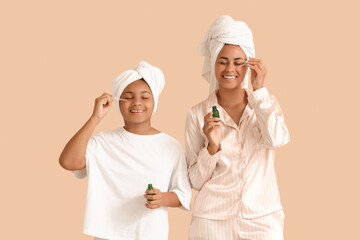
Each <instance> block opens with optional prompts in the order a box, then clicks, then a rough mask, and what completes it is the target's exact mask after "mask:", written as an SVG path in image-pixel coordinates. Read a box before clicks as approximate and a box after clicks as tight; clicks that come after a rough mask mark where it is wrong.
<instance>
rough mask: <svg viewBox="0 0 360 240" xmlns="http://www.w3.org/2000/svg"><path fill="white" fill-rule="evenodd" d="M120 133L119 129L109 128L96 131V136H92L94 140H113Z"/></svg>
mask: <svg viewBox="0 0 360 240" xmlns="http://www.w3.org/2000/svg"><path fill="white" fill-rule="evenodd" d="M118 134H119V129H114V130H107V131H101V132H98V133H96V134H95V135H94V136H92V138H93V139H94V140H98V141H101V140H105V141H106V140H111V139H114V137H116V136H117V135H118Z"/></svg>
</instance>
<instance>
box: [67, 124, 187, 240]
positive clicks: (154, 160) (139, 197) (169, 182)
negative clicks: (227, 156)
mask: <svg viewBox="0 0 360 240" xmlns="http://www.w3.org/2000/svg"><path fill="white" fill-rule="evenodd" d="M85 157H86V168H84V169H82V170H78V171H73V173H74V174H75V176H77V177H79V178H83V177H85V176H88V186H87V196H86V207H85V216H84V228H83V231H84V233H85V234H88V235H91V236H94V237H97V238H104V239H111V240H120V239H154V240H162V239H164V240H165V239H168V231H169V225H168V214H167V208H166V207H161V208H158V209H153V210H151V209H148V208H146V207H145V206H144V203H145V202H146V199H145V198H144V197H143V195H144V193H145V191H146V189H147V185H148V184H149V183H152V184H153V186H154V187H155V188H158V189H160V190H161V191H162V192H175V193H176V194H177V196H178V198H179V200H180V202H181V203H182V206H183V207H182V208H186V209H188V210H190V201H191V188H190V185H189V182H188V178H187V166H186V160H185V155H184V152H183V149H182V146H181V144H180V143H179V142H178V141H177V140H175V139H174V138H172V137H170V136H169V135H167V134H165V133H159V134H155V135H137V134H133V133H130V132H128V131H126V130H125V129H124V128H119V129H115V130H113V131H106V132H100V133H98V134H96V135H95V136H93V137H91V139H90V141H89V143H88V145H87V150H86V155H85Z"/></svg>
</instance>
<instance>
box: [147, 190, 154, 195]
mask: <svg viewBox="0 0 360 240" xmlns="http://www.w3.org/2000/svg"><path fill="white" fill-rule="evenodd" d="M145 193H146V194H147V195H154V194H156V192H155V190H154V189H152V190H146V191H145Z"/></svg>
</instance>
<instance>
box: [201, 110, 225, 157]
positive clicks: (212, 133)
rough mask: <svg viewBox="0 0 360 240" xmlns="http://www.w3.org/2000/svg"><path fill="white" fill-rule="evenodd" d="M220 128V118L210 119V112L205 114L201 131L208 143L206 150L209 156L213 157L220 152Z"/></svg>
mask: <svg viewBox="0 0 360 240" xmlns="http://www.w3.org/2000/svg"><path fill="white" fill-rule="evenodd" d="M221 128H222V124H221V122H220V118H214V117H212V112H210V113H208V114H206V116H205V117H204V127H203V129H202V130H203V132H204V134H205V135H206V138H207V140H208V141H209V145H208V146H207V149H208V151H209V154H210V155H214V154H215V153H217V152H218V151H219V150H221V144H220V142H221Z"/></svg>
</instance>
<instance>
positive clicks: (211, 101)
mask: <svg viewBox="0 0 360 240" xmlns="http://www.w3.org/2000/svg"><path fill="white" fill-rule="evenodd" d="M217 91H218V90H215V91H213V92H212V93H211V94H210V95H209V97H208V99H207V104H206V110H207V111H206V112H207V113H209V112H212V106H216V108H217V109H218V111H219V114H220V121H222V122H223V123H224V124H225V125H228V126H231V127H234V128H237V127H239V125H240V124H241V122H243V121H244V119H246V118H247V117H248V116H249V115H250V113H251V108H250V106H249V103H248V104H247V105H246V106H245V109H244V112H243V114H242V115H241V117H240V121H239V125H237V124H236V123H235V122H234V121H233V120H232V118H231V117H230V116H229V114H228V113H227V112H226V111H225V109H224V108H222V107H221V106H220V105H219V103H218V100H217V96H216V93H217ZM246 93H247V95H248V96H249V93H250V92H248V91H246Z"/></svg>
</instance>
